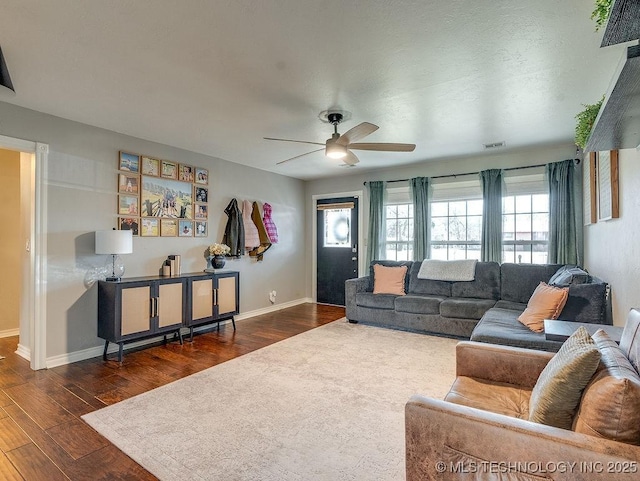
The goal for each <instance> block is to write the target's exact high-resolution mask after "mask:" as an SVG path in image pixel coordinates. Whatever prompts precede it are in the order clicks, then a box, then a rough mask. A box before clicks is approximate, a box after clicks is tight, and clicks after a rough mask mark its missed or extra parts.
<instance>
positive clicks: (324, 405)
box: [83, 319, 457, 481]
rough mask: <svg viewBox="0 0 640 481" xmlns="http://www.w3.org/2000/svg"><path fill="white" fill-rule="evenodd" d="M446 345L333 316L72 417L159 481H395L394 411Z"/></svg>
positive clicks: (435, 381) (421, 388)
mask: <svg viewBox="0 0 640 481" xmlns="http://www.w3.org/2000/svg"><path fill="white" fill-rule="evenodd" d="M239 328H241V327H239ZM456 343H457V341H456V340H453V339H446V338H439V337H431V336H425V335H422V334H415V333H408V332H402V331H394V330H388V329H382V328H377V327H371V326H364V325H361V324H349V323H348V322H347V321H346V320H344V319H341V320H338V321H335V322H333V323H330V324H327V325H325V326H322V327H319V328H317V329H313V330H311V331H308V332H305V333H303V334H299V335H297V336H294V337H292V338H289V339H286V340H284V341H280V342H278V343H276V344H273V345H271V346H268V347H265V348H263V349H260V350H258V351H255V352H252V353H250V354H246V355H244V356H241V357H239V358H236V359H233V360H231V361H228V362H225V363H223V364H220V365H218V366H214V367H212V368H209V369H207V370H205V371H202V372H199V373H197V374H193V375H191V376H189V377H187V378H184V379H181V380H179V381H176V382H173V383H171V384H168V385H165V386H162V387H160V388H158V389H155V390H153V391H149V392H147V393H144V394H141V395H139V396H136V397H134V398H131V399H128V400H126V401H123V402H120V403H118V404H114V405H113V406H109V407H106V408H104V409H101V410H99V411H95V412H93V413H90V414H87V415H85V416H83V419H84V420H85V421H86V422H87V423H89V424H90V425H91V426H93V427H94V428H95V429H96V430H97V431H98V432H100V433H101V434H102V435H104V436H106V437H107V438H108V439H109V440H110V441H111V442H112V443H113V444H115V445H116V446H118V447H119V448H120V449H121V450H122V451H124V452H125V453H126V454H128V455H129V456H130V457H132V458H133V459H135V460H136V461H137V462H138V463H140V464H141V465H142V466H144V467H145V468H146V469H147V470H149V471H151V472H152V473H153V474H154V475H156V476H157V477H158V478H160V479H162V480H166V481H169V480H190V481H191V480H221V481H232V480H233V481H235V480H260V481H264V480H268V481H287V480H305V481H311V480H327V481H338V480H353V481H366V480H372V481H373V480H375V481H384V480H389V481H391V480H403V479H405V463H404V405H405V403H406V402H407V400H408V399H409V397H410V396H411V395H412V394H414V393H423V394H426V395H429V396H433V397H437V398H442V397H443V396H444V395H445V394H446V393H447V391H448V389H449V387H450V385H451V383H452V382H453V380H454V378H455V345H456Z"/></svg>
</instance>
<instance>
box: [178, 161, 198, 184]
mask: <svg viewBox="0 0 640 481" xmlns="http://www.w3.org/2000/svg"><path fill="white" fill-rule="evenodd" d="M194 171H195V169H194V168H193V167H192V166H190V165H184V164H180V168H179V169H178V180H181V181H183V182H193V179H194Z"/></svg>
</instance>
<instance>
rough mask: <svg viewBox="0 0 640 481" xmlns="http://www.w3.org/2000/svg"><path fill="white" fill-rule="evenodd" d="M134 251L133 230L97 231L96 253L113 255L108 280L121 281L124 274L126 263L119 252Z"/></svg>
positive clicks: (128, 252) (127, 252)
mask: <svg viewBox="0 0 640 481" xmlns="http://www.w3.org/2000/svg"><path fill="white" fill-rule="evenodd" d="M132 252H133V232H132V231H130V230H115V229H114V230H98V231H96V254H109V255H110V256H112V257H111V276H109V277H107V280H108V281H119V280H120V279H121V278H122V275H123V274H124V264H122V262H121V261H120V258H119V257H118V255H119V254H131V253H132Z"/></svg>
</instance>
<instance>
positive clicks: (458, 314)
mask: <svg viewBox="0 0 640 481" xmlns="http://www.w3.org/2000/svg"><path fill="white" fill-rule="evenodd" d="M495 303H496V301H494V300H493V299H462V298H459V297H455V298H450V299H445V300H444V301H442V302H441V303H440V315H441V316H442V317H451V318H454V319H481V318H482V316H484V313H485V312H487V311H488V310H489V309H491V308H492V307H493V306H494V304H495Z"/></svg>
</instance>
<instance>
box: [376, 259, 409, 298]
mask: <svg viewBox="0 0 640 481" xmlns="http://www.w3.org/2000/svg"><path fill="white" fill-rule="evenodd" d="M407 270H408V269H407V266H398V267H387V266H383V265H380V264H374V265H373V293H374V294H395V295H397V296H404V295H405V294H406V292H407V291H406V290H405V279H406V277H407Z"/></svg>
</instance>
